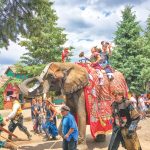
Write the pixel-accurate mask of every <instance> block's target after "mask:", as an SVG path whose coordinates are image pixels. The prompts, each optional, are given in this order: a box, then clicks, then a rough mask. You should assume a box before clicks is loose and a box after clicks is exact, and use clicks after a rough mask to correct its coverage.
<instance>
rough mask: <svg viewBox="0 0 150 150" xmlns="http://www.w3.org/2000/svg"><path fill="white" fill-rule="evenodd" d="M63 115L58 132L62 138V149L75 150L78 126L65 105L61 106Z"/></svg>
mask: <svg viewBox="0 0 150 150" xmlns="http://www.w3.org/2000/svg"><path fill="white" fill-rule="evenodd" d="M61 114H62V116H63V118H62V121H61V124H60V127H59V133H60V135H61V136H62V138H63V145H62V147H63V150H76V149H77V141H78V127H77V124H76V121H75V118H74V116H73V115H72V114H71V113H70V108H69V107H68V106H66V105H64V106H62V107H61Z"/></svg>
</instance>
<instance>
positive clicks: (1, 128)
mask: <svg viewBox="0 0 150 150" xmlns="http://www.w3.org/2000/svg"><path fill="white" fill-rule="evenodd" d="M0 130H1V131H4V132H6V133H7V134H9V135H11V136H14V137H15V138H18V137H17V136H16V135H15V134H13V133H12V132H10V131H8V130H6V129H5V128H3V127H2V126H0Z"/></svg>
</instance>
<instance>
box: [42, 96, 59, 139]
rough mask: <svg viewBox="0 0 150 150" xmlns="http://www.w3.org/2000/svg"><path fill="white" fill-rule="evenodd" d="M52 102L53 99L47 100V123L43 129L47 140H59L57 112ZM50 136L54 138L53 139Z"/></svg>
mask: <svg viewBox="0 0 150 150" xmlns="http://www.w3.org/2000/svg"><path fill="white" fill-rule="evenodd" d="M51 101H52V99H51V98H48V99H47V100H46V106H45V112H46V122H45V123H44V124H43V125H42V128H43V130H44V132H45V134H46V136H45V138H46V140H57V138H56V136H57V135H58V129H57V127H56V122H55V119H56V114H57V111H56V109H55V107H54V105H53V104H52V102H51ZM50 136H52V138H51V137H50Z"/></svg>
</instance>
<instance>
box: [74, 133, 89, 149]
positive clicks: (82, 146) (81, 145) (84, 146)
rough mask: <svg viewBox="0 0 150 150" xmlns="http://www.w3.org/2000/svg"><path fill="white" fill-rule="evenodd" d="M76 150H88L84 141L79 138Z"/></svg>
mask: <svg viewBox="0 0 150 150" xmlns="http://www.w3.org/2000/svg"><path fill="white" fill-rule="evenodd" d="M77 148H78V150H88V146H87V144H86V139H85V138H82V137H81V136H79V139H78V147H77Z"/></svg>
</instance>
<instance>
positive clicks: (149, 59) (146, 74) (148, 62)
mask: <svg viewBox="0 0 150 150" xmlns="http://www.w3.org/2000/svg"><path fill="white" fill-rule="evenodd" d="M143 56H144V58H143V63H144V67H143V68H142V71H141V77H142V78H143V82H144V83H145V86H146V92H150V86H149V85H150V15H149V17H148V18H147V26H146V29H145V32H144V36H143Z"/></svg>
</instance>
